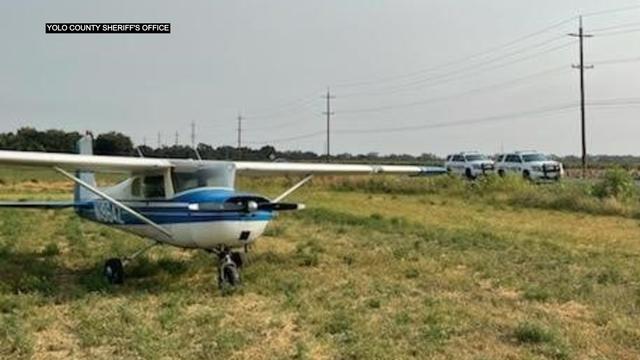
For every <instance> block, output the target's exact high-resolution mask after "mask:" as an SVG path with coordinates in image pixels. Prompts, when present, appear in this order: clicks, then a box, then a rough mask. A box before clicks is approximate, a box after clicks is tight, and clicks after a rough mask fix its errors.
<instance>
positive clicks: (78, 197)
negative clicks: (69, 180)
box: [73, 134, 96, 202]
mask: <svg viewBox="0 0 640 360" xmlns="http://www.w3.org/2000/svg"><path fill="white" fill-rule="evenodd" d="M76 152H77V153H78V154H80V155H93V137H92V136H91V134H87V135H85V136H83V137H81V138H80V140H78V142H77V143H76ZM76 176H77V177H78V178H79V179H80V180H82V181H84V182H86V183H88V184H90V185H93V186H95V185H96V178H95V175H94V174H93V172H90V171H77V172H76ZM94 197H95V196H94V195H93V193H91V192H90V191H89V190H87V189H85V188H83V187H82V186H80V185H78V184H76V185H75V187H74V189H73V199H74V201H75V202H82V201H84V200H88V199H91V198H94Z"/></svg>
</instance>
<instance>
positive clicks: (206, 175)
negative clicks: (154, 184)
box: [172, 167, 233, 194]
mask: <svg viewBox="0 0 640 360" xmlns="http://www.w3.org/2000/svg"><path fill="white" fill-rule="evenodd" d="M172 175H173V177H172V180H173V188H174V191H175V193H176V194H177V193H181V192H183V191H187V190H191V189H197V188H201V187H223V188H227V187H232V186H233V175H231V176H229V175H230V174H229V172H227V171H224V170H223V169H221V168H219V167H214V168H204V169H197V170H193V171H180V170H176V171H174V172H173V174H172Z"/></svg>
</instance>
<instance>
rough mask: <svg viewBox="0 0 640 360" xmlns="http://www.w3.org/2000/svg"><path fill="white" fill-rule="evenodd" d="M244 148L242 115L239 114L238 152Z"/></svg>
mask: <svg viewBox="0 0 640 360" xmlns="http://www.w3.org/2000/svg"><path fill="white" fill-rule="evenodd" d="M241 147H242V115H240V113H238V150H240V148H241Z"/></svg>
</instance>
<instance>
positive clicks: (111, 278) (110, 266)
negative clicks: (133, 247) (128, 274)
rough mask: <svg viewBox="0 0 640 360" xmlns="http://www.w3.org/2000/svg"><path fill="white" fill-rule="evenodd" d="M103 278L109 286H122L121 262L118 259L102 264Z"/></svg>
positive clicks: (122, 268) (122, 271)
mask: <svg viewBox="0 0 640 360" xmlns="http://www.w3.org/2000/svg"><path fill="white" fill-rule="evenodd" d="M103 274H104V277H105V278H106V279H107V281H108V282H109V284H122V283H123V282H124V267H123V266H122V260H120V259H118V258H113V259H109V260H107V261H106V262H105V263H104V271H103Z"/></svg>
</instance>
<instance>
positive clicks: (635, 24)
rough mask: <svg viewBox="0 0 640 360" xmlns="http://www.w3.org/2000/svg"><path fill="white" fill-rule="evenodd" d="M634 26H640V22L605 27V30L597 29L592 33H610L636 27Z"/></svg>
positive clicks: (592, 30)
mask: <svg viewBox="0 0 640 360" xmlns="http://www.w3.org/2000/svg"><path fill="white" fill-rule="evenodd" d="M634 26H640V22H632V23H626V24H618V25H614V26H607V27H603V28H595V29H590V31H591V32H592V33H596V32H600V31H610V30H618V29H625V28H628V27H634Z"/></svg>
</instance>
